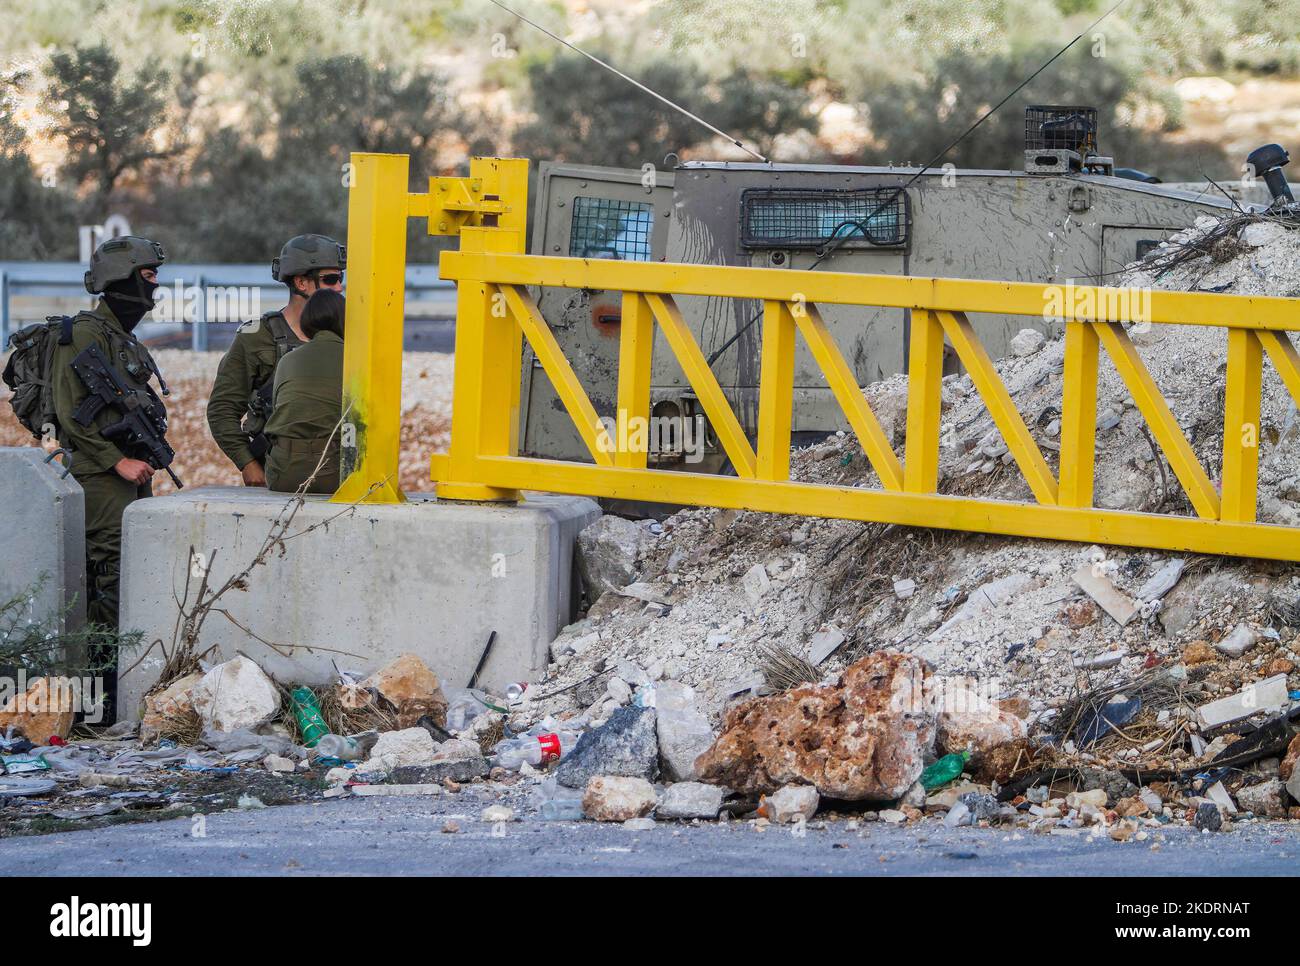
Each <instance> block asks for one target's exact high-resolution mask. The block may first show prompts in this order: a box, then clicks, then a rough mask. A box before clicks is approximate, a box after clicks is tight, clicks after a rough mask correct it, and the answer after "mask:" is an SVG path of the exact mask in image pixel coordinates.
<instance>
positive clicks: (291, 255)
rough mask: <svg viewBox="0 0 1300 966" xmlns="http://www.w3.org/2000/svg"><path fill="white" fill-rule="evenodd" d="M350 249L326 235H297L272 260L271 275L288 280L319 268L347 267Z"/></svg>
mask: <svg viewBox="0 0 1300 966" xmlns="http://www.w3.org/2000/svg"><path fill="white" fill-rule="evenodd" d="M347 258H348V250H347V249H346V248H344V247H343V246H342V245H340V244H339V243H338V242H336V241H335V240H334V239H333V238H330V237H328V236H326V235H296V236H294V237H293V238H290V239H289V240H288V241H287V242H285V243H284V247H283V248H281V249H280V257H279V258H274V259H272V260H271V277H272V278H273V279H275V280H276V281H277V282H287V281H288V280H289V279H291V278H293V277H295V276H297V275H306V274H307V273H308V272H311V271H315V270H316V269H318V268H337V269H340V270H341V269H344V268H347Z"/></svg>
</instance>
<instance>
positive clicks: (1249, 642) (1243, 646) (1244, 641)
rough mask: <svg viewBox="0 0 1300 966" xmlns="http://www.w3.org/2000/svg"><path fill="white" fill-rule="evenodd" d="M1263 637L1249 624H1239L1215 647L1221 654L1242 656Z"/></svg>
mask: <svg viewBox="0 0 1300 966" xmlns="http://www.w3.org/2000/svg"><path fill="white" fill-rule="evenodd" d="M1260 639H1261V635H1260V633H1259V632H1258V631H1257V630H1255V628H1253V627H1251V626H1250V625H1249V624H1238V625H1237V626H1236V627H1234V628H1233V629H1232V633H1231V634H1229V635H1227V636H1226V637H1224V638H1223V639H1222V640H1220V641H1219V642H1218V643H1217V644H1215V645H1214V649H1215V650H1216V651H1218V652H1219V653H1220V654H1226V655H1227V656H1228V657H1241V656H1242V655H1243V654H1245V653H1246V652H1247V651H1249V650H1250V649H1251V648H1252V647H1254V646H1255V645H1256V644H1257V643H1259V641H1260Z"/></svg>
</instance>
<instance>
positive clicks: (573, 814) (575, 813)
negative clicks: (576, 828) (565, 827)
mask: <svg viewBox="0 0 1300 966" xmlns="http://www.w3.org/2000/svg"><path fill="white" fill-rule="evenodd" d="M584 817H585V816H584V815H583V814H582V799H581V798H552V799H550V800H548V801H545V802H543V803H542V818H543V819H545V820H546V821H548V822H581V821H582V820H583V818H584Z"/></svg>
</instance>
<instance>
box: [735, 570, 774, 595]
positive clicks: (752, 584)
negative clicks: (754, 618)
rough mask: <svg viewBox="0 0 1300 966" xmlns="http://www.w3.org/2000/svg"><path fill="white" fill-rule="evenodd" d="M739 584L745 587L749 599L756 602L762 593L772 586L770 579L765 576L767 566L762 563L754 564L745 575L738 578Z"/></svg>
mask: <svg viewBox="0 0 1300 966" xmlns="http://www.w3.org/2000/svg"><path fill="white" fill-rule="evenodd" d="M740 586H741V587H743V588H744V589H745V593H746V594H747V595H748V596H749V599H750V600H751V601H752V602H753V603H755V604H757V603H758V602H759V601H760V600H762V599H763V595H764V594H766V593H767V592H768V590H770V589H771V587H772V580H771V578H769V577H768V576H767V568H766V567H764V566H763V565H762V564H754V566H752V567H750V568H749V569H748V570H747V571H745V576H743V577H741V578H740Z"/></svg>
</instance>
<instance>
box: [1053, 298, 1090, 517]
mask: <svg viewBox="0 0 1300 966" xmlns="http://www.w3.org/2000/svg"><path fill="white" fill-rule="evenodd" d="M1097 350H1098V344H1097V333H1096V332H1094V331H1093V330H1092V326H1091V325H1089V324H1088V323H1087V322H1067V323H1066V328H1065V373H1064V376H1065V385H1064V388H1063V389H1062V392H1061V488H1060V493H1059V498H1058V502H1059V503H1060V504H1061V506H1077V507H1084V506H1092V501H1093V494H1094V490H1093V487H1094V479H1093V476H1094V470H1095V464H1096V460H1097V453H1096V444H1097V357H1098V355H1099V353H1098V351H1097Z"/></svg>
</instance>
